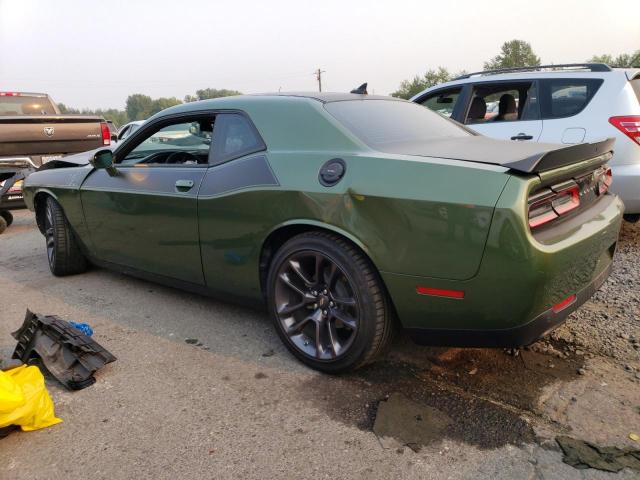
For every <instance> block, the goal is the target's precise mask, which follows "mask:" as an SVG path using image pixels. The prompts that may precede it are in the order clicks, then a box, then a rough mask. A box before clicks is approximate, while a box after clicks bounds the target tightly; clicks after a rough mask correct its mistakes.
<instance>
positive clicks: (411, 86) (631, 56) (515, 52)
mask: <svg viewBox="0 0 640 480" xmlns="http://www.w3.org/2000/svg"><path fill="white" fill-rule="evenodd" d="M587 62H592V63H606V64H608V65H611V66H615V67H632V66H639V65H640V50H636V51H635V52H632V53H623V54H620V55H617V56H614V55H611V54H602V55H594V56H593V57H591V58H590V59H588V60H587ZM537 65H541V60H540V57H539V56H538V55H536V54H535V52H534V51H533V48H532V47H531V44H529V43H528V42H526V41H524V40H517V39H515V40H510V41H508V42H505V43H503V44H502V47H500V52H499V53H498V54H497V55H496V56H495V57H493V58H491V59H489V60H488V61H486V62H484V69H485V70H497V69H500V68H513V67H535V66H537ZM466 73H467V72H465V71H464V70H463V71H460V72H455V73H454V72H450V71H449V70H447V69H446V68H445V67H437V68H436V69H429V70H427V72H426V73H425V74H424V75H416V76H415V77H413V78H412V79H409V80H403V81H402V83H400V86H399V88H398V90H396V91H395V92H393V93H392V94H391V96H392V97H399V98H405V99H409V98H411V97H413V96H414V95H416V94H417V93H420V92H421V91H422V90H424V89H425V88H429V87H432V86H434V85H438V84H439V83H444V82H447V81H449V80H453V79H454V78H456V77H458V76H461V75H464V74H466ZM230 95H242V93H241V92H238V91H237V90H227V89H224V88H223V89H216V88H204V89H202V90H196V92H195V95H186V96H185V97H184V99H183V100H180V99H178V98H176V97H160V98H151V97H150V96H148V95H143V94H141V93H134V94H133V95H129V96H128V97H127V102H126V104H125V105H126V106H125V109H124V110H118V109H116V108H108V109H96V110H90V109H82V110H79V109H77V108H71V107H67V106H66V105H65V104H63V103H59V104H58V107H59V108H60V111H61V112H62V113H83V114H92V115H101V116H103V117H104V118H106V119H107V120H111V121H113V122H114V123H115V124H116V125H118V126H121V125H124V124H125V123H127V122H131V121H133V120H144V119H146V118H149V117H150V116H152V115H154V114H156V113H158V112H159V111H161V110H164V109H165V108H169V107H172V106H174V105H178V104H180V103H183V102H184V103H188V102H195V101H198V100H206V99H209V98H218V97H227V96H230Z"/></svg>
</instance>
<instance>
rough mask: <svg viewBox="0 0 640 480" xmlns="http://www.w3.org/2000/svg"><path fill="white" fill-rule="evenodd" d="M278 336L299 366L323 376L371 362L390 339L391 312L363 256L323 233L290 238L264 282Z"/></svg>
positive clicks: (278, 254)
mask: <svg viewBox="0 0 640 480" xmlns="http://www.w3.org/2000/svg"><path fill="white" fill-rule="evenodd" d="M267 289H268V291H267V300H268V303H269V311H270V313H271V317H272V320H273V322H274V325H275V328H276V331H277V332H278V335H279V336H280V338H281V339H282V341H283V342H284V344H285V345H286V346H287V348H288V349H289V350H290V351H291V352H292V353H293V354H294V355H295V356H296V357H297V358H298V359H299V360H301V361H302V362H303V363H305V364H307V365H308V366H310V367H311V368H314V369H316V370H320V371H323V372H326V373H340V372H345V371H350V370H355V369H356V368H359V367H361V366H363V365H366V364H367V363H371V362H373V361H374V360H375V359H376V358H377V357H378V356H379V355H380V354H381V353H382V352H383V351H384V350H385V347H386V346H387V345H388V344H389V343H390V341H391V335H392V331H393V322H392V320H391V317H390V315H391V308H390V306H389V302H388V299H387V296H386V293H385V290H384V287H383V285H382V281H381V279H380V277H379V275H378V273H377V272H376V270H375V268H374V267H373V265H372V264H371V262H370V261H369V259H368V258H366V257H365V256H364V254H363V253H362V252H360V251H359V250H358V249H357V248H356V247H355V246H353V245H352V244H350V243H348V242H347V241H346V240H344V239H343V238H341V237H339V236H336V235H333V234H330V233H325V232H309V233H303V234H301V235H298V236H296V237H293V238H292V239H291V240H289V241H288V242H287V243H285V244H284V245H283V246H282V247H281V248H280V250H278V252H276V254H275V257H274V259H273V261H272V262H271V267H270V270H269V276H268V279H267Z"/></svg>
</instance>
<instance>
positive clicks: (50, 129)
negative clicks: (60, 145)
mask: <svg viewBox="0 0 640 480" xmlns="http://www.w3.org/2000/svg"><path fill="white" fill-rule="evenodd" d="M53 132H55V130H54V129H53V127H44V134H45V135H46V136H47V137H53Z"/></svg>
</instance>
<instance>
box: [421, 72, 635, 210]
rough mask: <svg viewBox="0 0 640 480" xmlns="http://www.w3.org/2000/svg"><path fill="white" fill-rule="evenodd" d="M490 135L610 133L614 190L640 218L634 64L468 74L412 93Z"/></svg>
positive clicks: (557, 139)
mask: <svg viewBox="0 0 640 480" xmlns="http://www.w3.org/2000/svg"><path fill="white" fill-rule="evenodd" d="M411 100H412V101H414V102H416V103H419V104H421V105H424V106H425V107H427V108H430V109H431V110H434V111H436V112H438V113H440V114H442V115H445V116H447V117H450V118H452V119H453V120H456V121H458V122H460V123H463V124H465V125H467V126H468V127H469V128H471V129H473V130H475V131H476V132H478V133H480V134H482V135H487V136H490V137H494V138H502V139H510V140H520V141H522V140H525V141H526V140H529V141H533V142H546V143H565V144H572V143H582V142H591V141H595V140H600V139H603V138H606V137H615V139H616V143H615V147H614V150H615V153H614V158H613V160H612V163H611V167H612V171H613V184H612V191H614V192H615V193H617V194H618V195H620V197H621V198H622V200H623V201H624V203H625V213H626V218H627V219H628V220H638V219H640V68H627V69H622V68H611V67H609V66H608V65H605V64H601V63H590V64H569V65H546V66H540V67H533V68H513V69H503V70H492V71H486V72H478V73H471V74H469V75H464V76H462V77H458V78H456V79H454V80H451V81H450V82H447V83H442V84H440V85H436V86H435V87H431V88H428V89H426V90H424V91H423V92H421V93H419V94H418V95H416V96H415V97H413V98H412V99H411Z"/></svg>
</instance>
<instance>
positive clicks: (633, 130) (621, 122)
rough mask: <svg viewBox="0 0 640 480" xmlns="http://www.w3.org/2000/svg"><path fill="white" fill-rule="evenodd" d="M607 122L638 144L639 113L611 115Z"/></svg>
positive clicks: (639, 140)
mask: <svg viewBox="0 0 640 480" xmlns="http://www.w3.org/2000/svg"><path fill="white" fill-rule="evenodd" d="M609 123H610V124H611V125H613V126H614V127H616V128H617V129H618V130H620V131H621V132H622V133H624V134H625V135H626V136H627V137H629V138H630V139H631V140H633V141H634V142H636V143H637V144H638V145H640V115H627V116H624V117H611V118H610V119H609Z"/></svg>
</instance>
